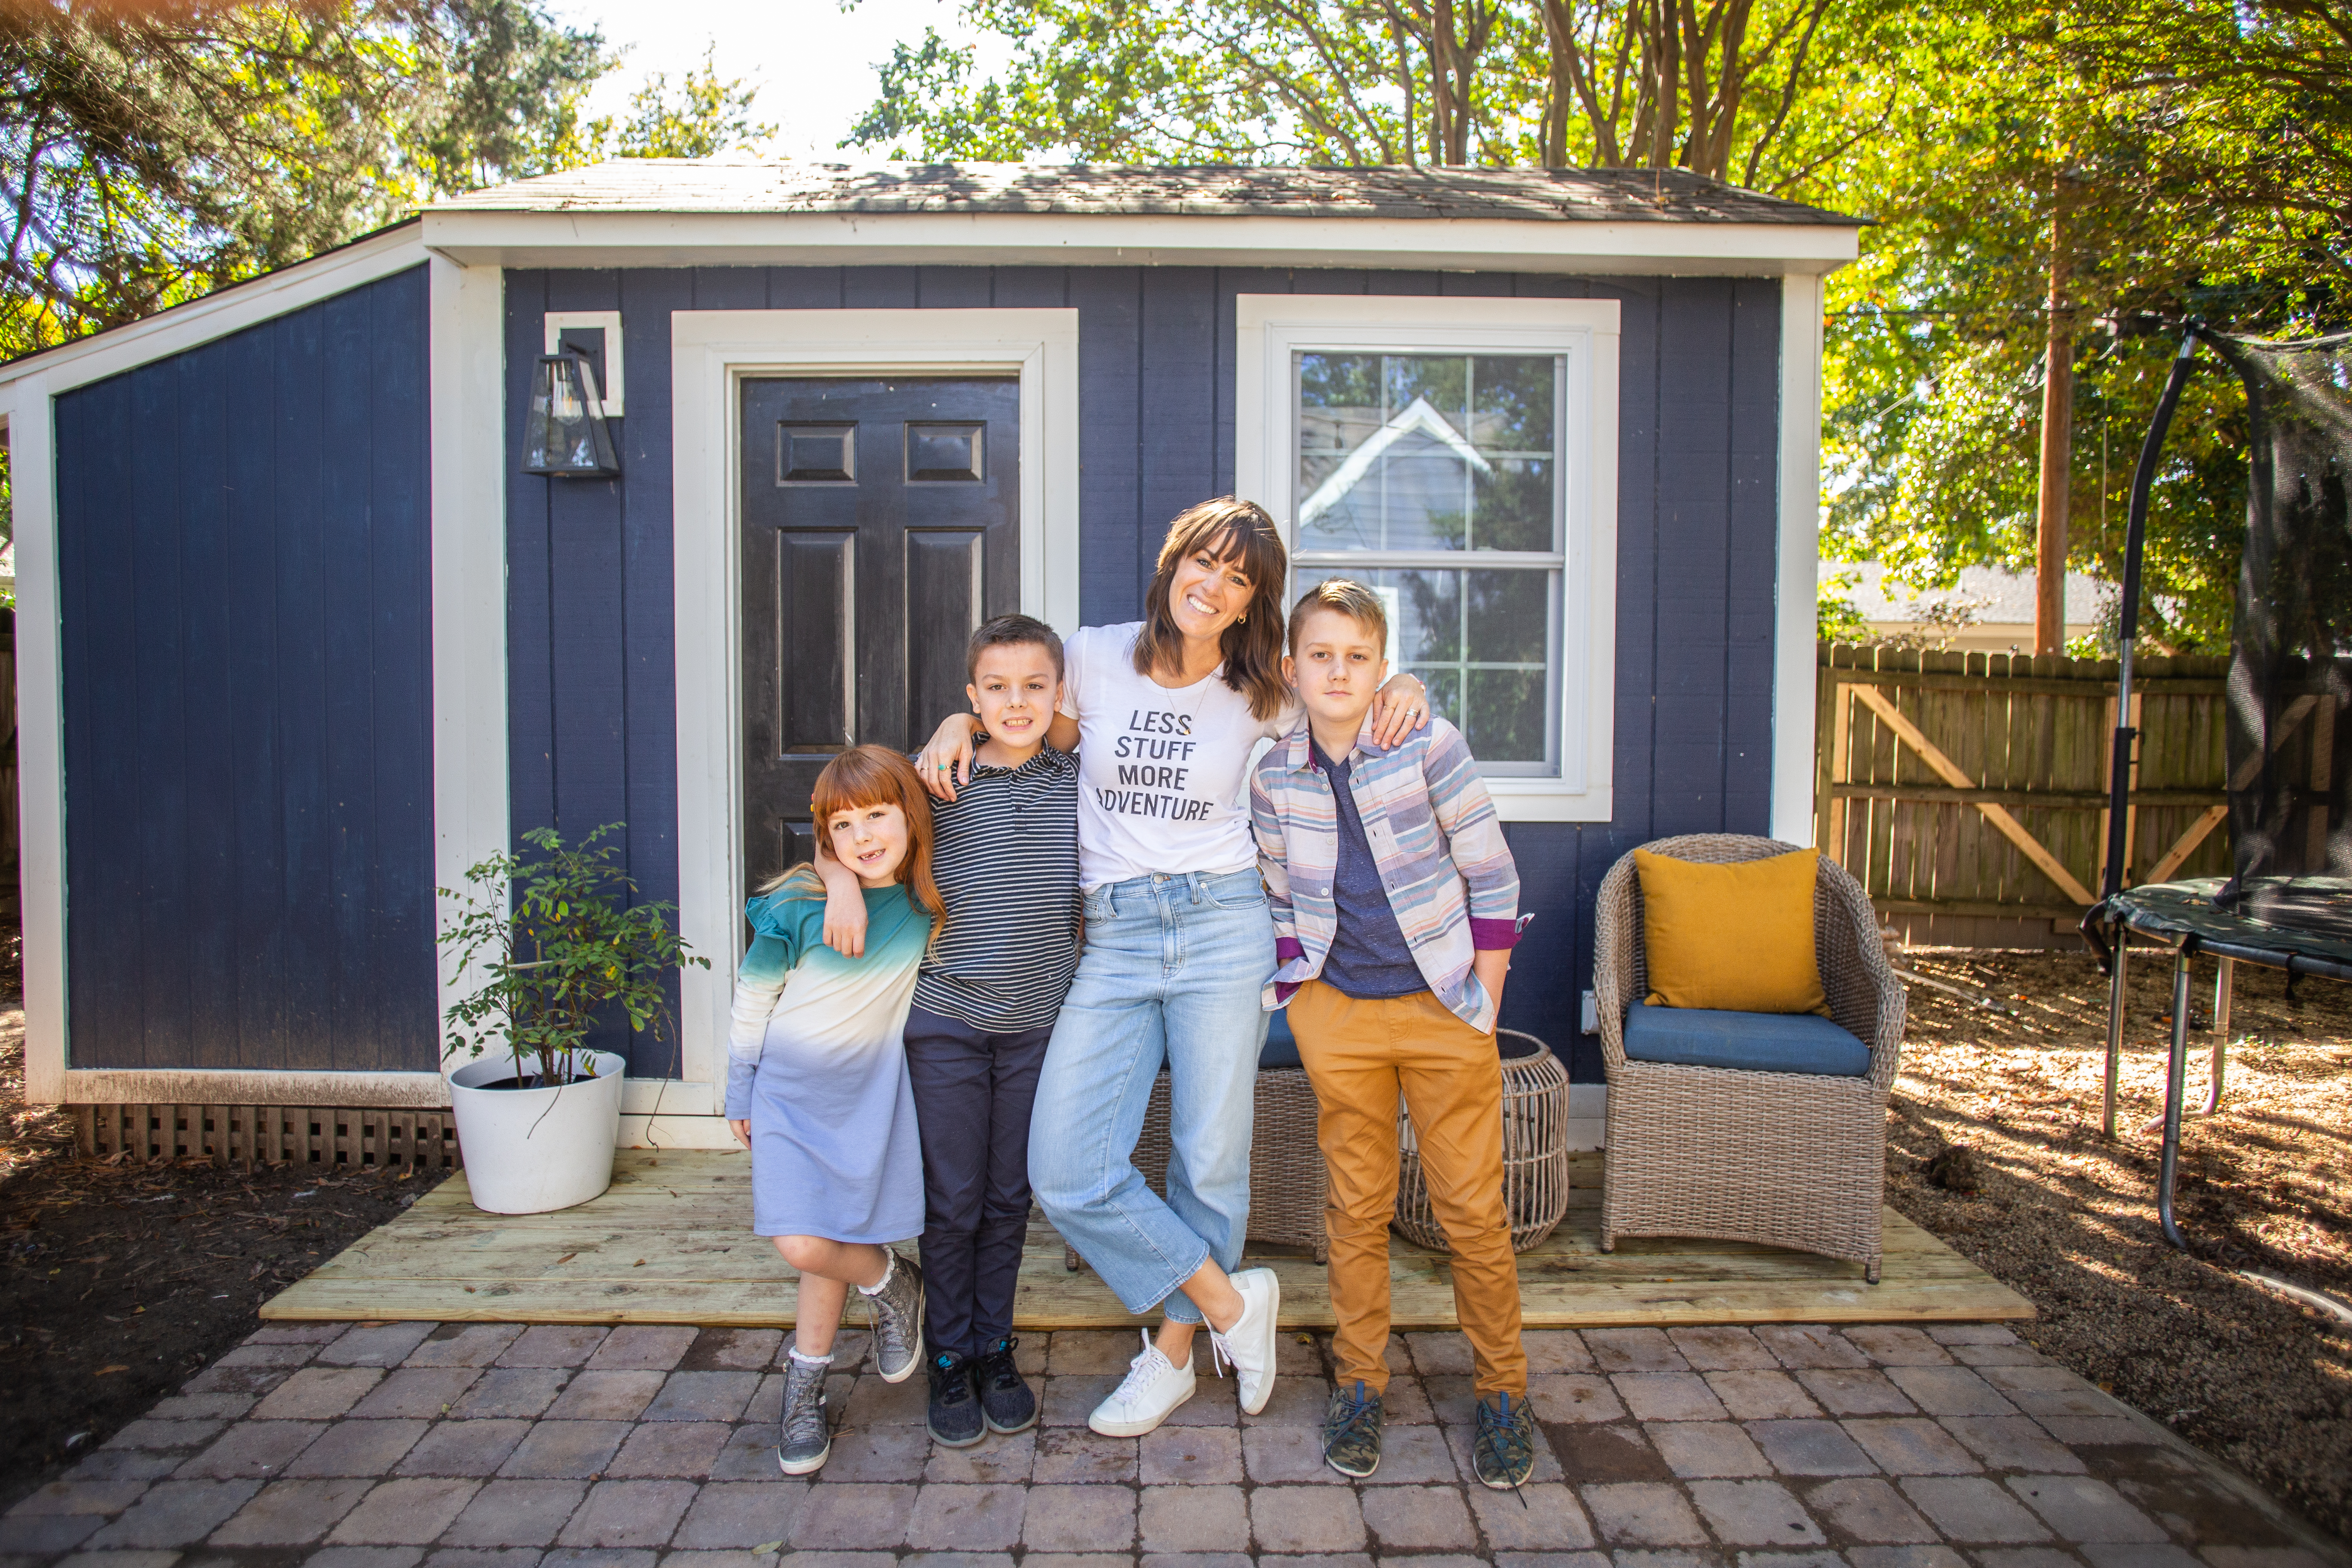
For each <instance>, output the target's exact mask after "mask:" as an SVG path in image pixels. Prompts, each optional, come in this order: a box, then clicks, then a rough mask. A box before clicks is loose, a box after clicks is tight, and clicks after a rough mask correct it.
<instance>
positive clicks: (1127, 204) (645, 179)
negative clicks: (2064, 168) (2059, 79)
mask: <svg viewBox="0 0 2352 1568" xmlns="http://www.w3.org/2000/svg"><path fill="white" fill-rule="evenodd" d="M426 210H428V211H430V212H436V213H463V212H583V211H584V212H616V213H617V212H662V213H811V214H859V213H866V214H884V213H893V214H907V213H929V214H940V213H953V214H981V213H1025V214H1064V215H1073V216H1076V215H1087V214H1098V215H1103V216H1129V217H1133V216H1203V217H1217V216H1222V217H1251V216H1266V217H1366V218H1516V219H1524V220H1527V221H1530V222H1549V223H1562V222H1568V223H1574V222H1607V223H1641V222H1649V223H1737V224H1793V225H1807V226H1832V227H1843V228H1853V227H1859V226H1861V225H1862V224H1863V223H1864V219H1861V218H1855V217H1848V216H1843V214H1839V213H1833V212H1828V211H1825V210H1823V209H1822V208H1820V207H1812V206H1807V205H1803V204H1802V203H1801V202H1790V201H1783V200H1781V199H1780V198H1779V197H1777V196H1767V195H1758V194H1757V193H1755V192H1753V191H1745V190H1741V189H1739V188H1738V186H1735V185H1727V184H1723V183H1722V182H1721V181H1719V180H1710V179H1706V178H1705V177H1703V176H1701V175H1698V174H1691V173H1689V172H1688V171H1687V170H1683V169H1662V170H1654V171H1653V170H1647V169H1410V168H1395V167H1388V168H1362V169H1308V168H1283V167H1276V166H1264V165H1260V166H1251V167H1230V166H1199V167H1189V168H1187V167H1146V166H1140V165H1131V164H1093V163H878V164H870V165H864V166H858V165H853V164H848V163H743V162H718V161H713V160H706V159H698V158H615V159H614V160H612V161H611V162H609V163H598V164H595V165H593V167H589V168H584V169H569V170H566V171H564V172H563V173H562V174H542V175H540V176H538V177H537V178H534V179H529V180H516V181H513V182H511V183H509V184H503V185H493V186H490V187H489V188H488V189H487V190H479V191H471V192H468V193H467V194H466V195H462V196H453V197H451V198H450V199H449V200H447V201H445V202H440V203H437V204H436V205H434V206H432V207H430V208H428V209H426Z"/></svg>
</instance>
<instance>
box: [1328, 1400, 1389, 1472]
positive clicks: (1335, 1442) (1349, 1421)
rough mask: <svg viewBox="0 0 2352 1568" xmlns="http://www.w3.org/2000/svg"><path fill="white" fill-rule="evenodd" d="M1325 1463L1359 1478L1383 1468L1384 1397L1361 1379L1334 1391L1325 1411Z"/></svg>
mask: <svg viewBox="0 0 2352 1568" xmlns="http://www.w3.org/2000/svg"><path fill="white" fill-rule="evenodd" d="M1323 1462H1324V1463H1325V1464H1327V1465H1328V1466H1330V1467H1331V1468H1333V1469H1335V1470H1337V1471H1339V1473H1340V1474H1341V1475H1343V1476H1353V1477H1354V1478H1356V1479H1358V1480H1361V1479H1363V1478H1364V1477H1366V1476H1369V1475H1370V1474H1371V1473H1372V1472H1373V1471H1374V1470H1377V1469H1379V1468H1381V1396H1380V1395H1379V1394H1374V1393H1373V1392H1372V1391H1371V1390H1370V1389H1369V1388H1367V1387H1365V1386H1364V1384H1363V1383H1362V1381H1361V1380H1360V1379H1359V1380H1358V1381H1357V1383H1356V1384H1355V1385H1354V1386H1353V1387H1349V1388H1335V1389H1333V1390H1332V1391H1331V1403H1330V1405H1328V1407H1326V1408H1325V1410H1324V1412H1323Z"/></svg>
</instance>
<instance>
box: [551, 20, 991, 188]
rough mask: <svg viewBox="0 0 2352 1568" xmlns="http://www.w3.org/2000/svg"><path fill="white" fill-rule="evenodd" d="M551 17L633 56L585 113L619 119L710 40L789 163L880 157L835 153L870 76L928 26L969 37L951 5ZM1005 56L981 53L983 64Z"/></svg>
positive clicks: (870, 88) (679, 72)
mask: <svg viewBox="0 0 2352 1568" xmlns="http://www.w3.org/2000/svg"><path fill="white" fill-rule="evenodd" d="M552 9H553V10H554V11H555V12H556V14H557V15H558V16H562V17H563V19H564V20H566V21H568V22H570V23H572V25H573V26H582V25H586V24H593V25H594V26H597V27H598V28H599V29H601V30H602V31H603V33H604V37H605V38H606V40H607V41H608V42H609V43H611V44H612V45H614V47H625V48H626V49H627V51H628V52H627V53H626V54H625V56H624V57H623V59H622V64H621V68H620V69H619V70H616V71H614V73H613V74H612V75H610V76H608V77H607V78H605V79H604V81H602V82H600V83H598V84H597V87H596V90H595V91H594V92H593V94H592V95H591V97H590V99H589V105H590V112H591V113H593V114H611V113H616V112H618V111H620V110H621V109H622V108H623V107H624V105H625V103H626V101H627V100H628V96H629V94H630V93H631V92H632V91H633V90H635V88H636V87H637V85H638V84H639V83H641V82H642V81H644V80H645V79H646V75H647V74H648V73H650V72H652V71H656V70H658V71H666V72H667V73H668V75H669V78H670V79H671V80H672V81H673V82H675V81H677V79H679V78H680V77H682V76H684V75H685V74H686V73H687V72H688V71H690V70H693V69H695V68H698V67H699V66H700V65H701V63H702V56H703V51H704V50H705V49H706V48H708V47H710V46H711V45H712V44H713V43H715V44H716V45H717V46H718V65H719V76H720V77H721V78H722V79H725V78H730V77H741V78H744V79H748V80H750V81H751V82H753V83H755V84H756V85H757V86H758V87H759V88H760V89H761V90H760V96H759V99H758V100H757V101H756V102H755V103H754V104H753V105H752V113H753V115H754V117H755V118H757V119H760V120H763V121H772V122H774V123H776V124H777V125H779V126H780V127H781V129H780V131H779V132H778V135H777V138H776V140H775V142H774V143H773V144H772V153H774V154H775V155H779V156H783V157H790V158H830V159H840V160H847V161H851V162H859V161H863V160H866V159H868V158H871V157H874V156H876V154H874V153H861V152H856V151H851V152H843V151H841V150H840V149H839V147H838V146H837V143H838V142H840V141H841V139H842V137H843V136H844V135H845V134H846V133H847V132H848V130H849V127H850V125H851V124H852V123H854V122H855V121H856V119H857V117H858V116H859V115H860V114H862V113H864V112H865V110H866V106H867V105H869V104H871V103H872V102H873V101H874V92H875V75H874V71H873V67H874V66H876V65H878V64H879V63H881V62H882V61H884V60H887V59H888V58H890V47H891V45H893V44H894V43H898V42H900V41H904V42H907V43H909V44H912V43H917V42H919V41H920V40H921V38H922V36H923V28H924V27H925V26H927V25H928V26H933V27H936V28H938V29H939V31H940V36H941V37H946V38H949V39H951V40H953V41H956V42H959V43H961V42H969V41H971V37H972V36H973V35H972V34H971V31H970V29H968V28H966V27H964V26H961V23H960V21H959V19H958V15H957V6H956V5H955V4H954V0H856V4H855V5H854V7H852V8H845V7H844V6H843V5H841V4H840V0H558V3H557V4H556V5H554V6H553V7H552ZM988 42H990V43H992V42H994V40H988ZM1002 56H1003V51H1002V50H1001V49H991V48H989V47H985V45H984V46H983V50H982V61H983V62H987V61H990V60H992V58H1002Z"/></svg>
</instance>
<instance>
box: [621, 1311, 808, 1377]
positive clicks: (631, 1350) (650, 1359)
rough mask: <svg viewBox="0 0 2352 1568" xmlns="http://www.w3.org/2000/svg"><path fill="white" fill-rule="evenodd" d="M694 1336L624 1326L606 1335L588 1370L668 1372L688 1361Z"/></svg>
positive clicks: (684, 1330) (680, 1329)
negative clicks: (678, 1364) (680, 1363)
mask: <svg viewBox="0 0 2352 1568" xmlns="http://www.w3.org/2000/svg"><path fill="white" fill-rule="evenodd" d="M694 1335H695V1331H694V1330H693V1329H692V1328H689V1327H687V1326H684V1325H682V1324H674V1323H624V1324H622V1325H621V1326H620V1327H619V1328H616V1329H614V1331H612V1332H611V1333H609V1334H607V1335H605V1336H604V1342H603V1343H602V1344H599V1345H598V1346H597V1347H596V1351H595V1353H594V1354H593V1355H591V1356H590V1357H589V1358H588V1362H587V1366H588V1370H589V1371H591V1372H667V1371H668V1370H669V1369H670V1368H672V1367H674V1366H676V1365H677V1363H679V1362H680V1361H682V1360H684V1359H685V1357H686V1352H687V1351H688V1349H689V1348H690V1347H691V1346H692V1345H693V1343H694ZM778 1338H780V1339H781V1338H782V1335H779V1336H778ZM754 1370H756V1368H755V1369H754Z"/></svg>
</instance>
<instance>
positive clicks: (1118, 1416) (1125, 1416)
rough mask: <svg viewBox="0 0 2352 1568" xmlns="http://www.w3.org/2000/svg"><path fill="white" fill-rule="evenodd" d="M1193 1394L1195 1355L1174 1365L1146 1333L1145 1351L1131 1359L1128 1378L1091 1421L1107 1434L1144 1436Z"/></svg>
mask: <svg viewBox="0 0 2352 1568" xmlns="http://www.w3.org/2000/svg"><path fill="white" fill-rule="evenodd" d="M1190 1398H1192V1357H1191V1356H1186V1357H1185V1358H1184V1364H1183V1365H1182V1366H1172V1365H1171V1364H1170V1363H1169V1361H1168V1358H1167V1357H1166V1356H1165V1355H1163V1354H1161V1353H1160V1347H1159V1346H1158V1345H1155V1344H1153V1343H1152V1342H1151V1334H1150V1331H1148V1330H1147V1331H1144V1334H1143V1353H1142V1354H1141V1355H1139V1356H1137V1357H1136V1358H1135V1359H1134V1360H1133V1361H1131V1362H1129V1363H1127V1381H1126V1382H1124V1383H1122V1384H1119V1385H1118V1387H1117V1388H1116V1389H1114V1390H1112V1391H1111V1396H1110V1397H1109V1398H1108V1399H1106V1400H1104V1401H1103V1402H1102V1403H1101V1404H1100V1405H1096V1406H1095V1413H1094V1414H1093V1415H1089V1416H1087V1426H1091V1427H1093V1428H1094V1429H1095V1430H1096V1431H1097V1432H1099V1433H1101V1434H1102V1435H1103V1436H1106V1437H1140V1436H1143V1435H1144V1434H1145V1433H1146V1432H1149V1431H1150V1430H1151V1429H1152V1428H1153V1427H1155V1426H1159V1425H1160V1423H1161V1422H1162V1421H1165V1420H1167V1419H1168V1417H1169V1415H1170V1413H1171V1412H1172V1411H1173V1410H1174V1409H1175V1408H1176V1407H1177V1406H1178V1405H1181V1404H1183V1403H1184V1402H1185V1401H1186V1400H1188V1399H1190Z"/></svg>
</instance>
